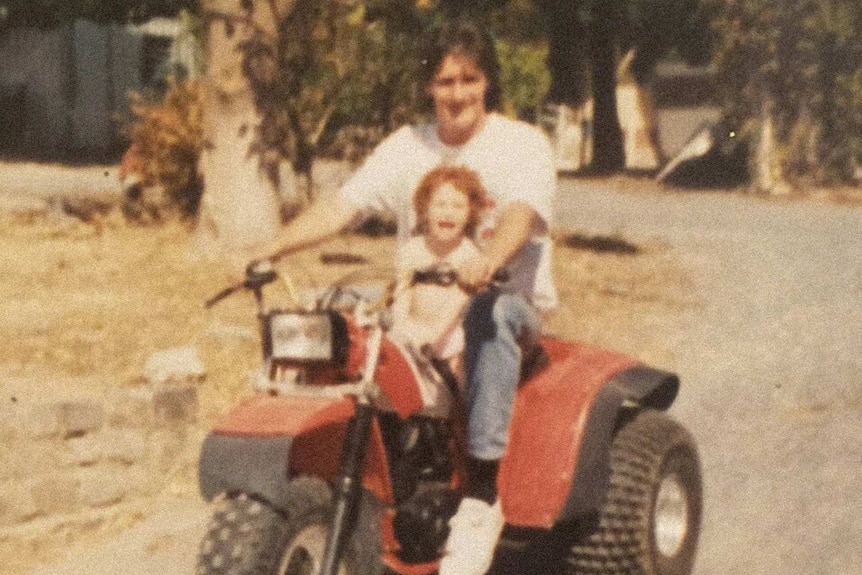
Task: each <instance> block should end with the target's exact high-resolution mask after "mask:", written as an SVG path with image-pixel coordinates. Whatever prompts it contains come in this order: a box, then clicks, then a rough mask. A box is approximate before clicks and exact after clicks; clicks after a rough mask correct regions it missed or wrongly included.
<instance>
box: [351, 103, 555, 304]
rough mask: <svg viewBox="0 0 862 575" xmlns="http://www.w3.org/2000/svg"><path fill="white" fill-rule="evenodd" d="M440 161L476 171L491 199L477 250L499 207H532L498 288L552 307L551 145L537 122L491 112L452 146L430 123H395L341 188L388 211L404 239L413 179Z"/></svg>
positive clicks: (411, 220) (368, 206)
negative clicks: (529, 225)
mask: <svg viewBox="0 0 862 575" xmlns="http://www.w3.org/2000/svg"><path fill="white" fill-rule="evenodd" d="M444 164H445V165H454V166H464V167H466V168H469V169H471V170H473V171H474V172H476V173H477V174H478V175H479V177H480V179H481V180H482V184H483V185H484V186H485V189H486V190H487V191H488V193H489V195H490V197H491V199H492V201H493V205H492V206H491V207H490V208H489V209H488V210H486V213H485V214H484V215H483V218H482V222H481V223H480V225H479V226H478V229H477V233H476V238H475V239H476V243H477V244H478V246H479V248H480V249H483V248H484V245H485V243H486V242H487V241H488V240H489V239H490V237H491V236H492V235H493V231H494V228H495V227H496V225H497V220H498V217H499V213H500V210H501V209H502V208H503V207H505V206H507V205H508V204H511V203H513V202H524V203H526V204H527V205H529V206H530V207H532V208H533V210H535V212H536V214H537V215H538V218H537V219H536V223H535V225H534V227H533V231H532V235H531V237H530V239H529V240H527V243H526V245H524V247H523V248H522V249H521V251H520V252H518V253H517V254H516V255H515V257H514V258H513V259H512V261H511V262H509V264H508V265H507V266H506V269H507V270H508V272H509V276H510V280H509V282H508V283H507V285H506V286H505V289H507V290H509V291H514V292H517V293H520V294H522V295H523V296H524V297H525V298H527V301H530V302H532V303H533V305H535V306H536V307H538V308H539V309H543V310H546V309H550V308H553V307H555V306H556V304H557V293H556V289H555V287H554V283H553V279H552V276H551V239H550V235H549V233H548V232H549V229H550V226H551V217H552V210H553V199H554V193H555V191H556V170H555V168H554V162H553V154H552V151H551V146H550V143H549V142H548V139H547V138H546V137H545V135H544V134H543V133H542V132H541V131H540V130H539V129H538V128H536V127H534V126H531V125H530V124H526V123H524V122H519V121H516V120H510V119H508V118H505V117H503V116H501V115H499V114H496V113H492V114H489V115H488V117H487V119H486V121H485V124H484V125H483V126H482V128H481V129H480V130H479V132H477V133H476V134H475V135H474V136H473V137H472V138H471V139H470V140H469V141H468V142H467V143H466V144H464V145H462V146H457V147H453V146H447V145H446V144H444V143H443V142H441V141H440V139H439V138H438V137H437V132H436V126H435V125H434V124H423V125H419V126H405V127H402V128H400V129H399V130H397V131H395V132H394V133H392V134H391V135H390V136H389V137H388V138H386V139H385V140H384V141H383V142H381V144H380V145H379V146H378V147H377V148H376V149H375V150H374V152H373V153H372V154H371V155H370V156H369V157H368V158H367V159H366V161H365V163H364V164H363V165H362V167H360V168H359V169H358V170H357V171H356V172H355V173H354V174H353V176H352V177H351V178H350V179H349V180H348V181H347V183H346V184H345V185H344V186H343V187H342V189H341V194H342V196H343V197H344V198H345V199H346V200H347V201H349V202H351V203H352V204H354V205H356V206H357V207H358V208H360V209H362V210H380V211H383V210H391V211H392V212H393V213H394V214H395V215H396V217H397V220H398V240H399V244H400V245H403V243H404V242H406V241H407V240H409V239H410V237H411V232H412V230H413V229H414V228H415V226H416V215H415V214H414V210H413V203H412V202H413V194H414V192H415V190H416V188H417V186H418V185H419V182H420V180H421V179H422V178H423V177H424V176H425V174H427V173H428V172H430V171H431V170H433V169H434V168H436V167H438V166H440V165H444Z"/></svg>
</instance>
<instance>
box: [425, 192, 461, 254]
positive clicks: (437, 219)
mask: <svg viewBox="0 0 862 575" xmlns="http://www.w3.org/2000/svg"><path fill="white" fill-rule="evenodd" d="M469 218H470V203H469V202H468V200H467V196H466V194H464V192H461V191H459V190H458V189H457V188H455V187H454V186H453V185H452V184H443V185H442V186H440V187H439V188H437V190H436V191H435V192H434V193H433V194H432V195H431V201H430V202H429V203H428V234H429V235H430V236H431V237H433V238H434V239H436V240H438V241H452V240H456V239H460V238H461V236H463V235H464V228H465V227H466V226H467V222H468V221H469Z"/></svg>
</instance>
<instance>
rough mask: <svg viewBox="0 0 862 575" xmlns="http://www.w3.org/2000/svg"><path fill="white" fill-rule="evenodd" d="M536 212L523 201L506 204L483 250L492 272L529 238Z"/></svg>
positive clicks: (500, 266) (507, 261) (502, 264)
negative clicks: (491, 236)
mask: <svg viewBox="0 0 862 575" xmlns="http://www.w3.org/2000/svg"><path fill="white" fill-rule="evenodd" d="M535 217H536V212H535V211H534V210H533V208H532V207H530V206H528V205H527V204H525V203H521V202H516V203H514V204H512V205H510V206H507V207H506V208H505V209H504V210H503V213H502V214H501V216H500V221H499V222H498V223H497V229H496V230H495V232H494V237H493V238H492V239H491V242H490V243H489V244H488V247H487V249H486V250H485V257H486V258H487V259H488V262H489V264H490V265H491V268H492V272H493V271H496V270H498V269H500V268H502V267H503V266H505V265H506V264H507V263H509V260H511V259H512V257H513V256H514V255H515V254H516V253H518V251H519V250H520V249H521V248H522V247H523V246H524V244H525V243H527V240H528V239H530V235H531V233H532V229H533V220H534V218H535Z"/></svg>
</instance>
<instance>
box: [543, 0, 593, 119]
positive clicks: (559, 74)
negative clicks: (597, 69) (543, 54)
mask: <svg viewBox="0 0 862 575" xmlns="http://www.w3.org/2000/svg"><path fill="white" fill-rule="evenodd" d="M537 6H538V8H539V10H540V12H541V14H542V21H543V23H544V27H545V33H546V35H547V38H548V70H549V71H550V73H551V86H550V87H549V89H548V95H547V99H548V101H550V102H553V103H554V104H565V105H567V106H570V107H572V108H577V107H579V106H581V105H582V104H583V103H584V102H585V101H586V99H587V90H586V86H587V80H586V75H585V70H586V67H585V66H584V62H585V61H586V60H587V55H586V48H585V42H584V38H585V37H586V30H585V29H584V27H583V26H582V25H581V22H580V21H579V20H578V16H577V14H576V12H575V10H574V9H573V8H572V5H571V3H570V1H569V0H564V1H561V0H538V1H537Z"/></svg>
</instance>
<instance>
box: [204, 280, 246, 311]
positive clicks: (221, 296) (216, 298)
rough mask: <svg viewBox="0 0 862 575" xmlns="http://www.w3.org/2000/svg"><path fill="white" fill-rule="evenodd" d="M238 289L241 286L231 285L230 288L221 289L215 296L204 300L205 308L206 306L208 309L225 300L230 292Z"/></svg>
mask: <svg viewBox="0 0 862 575" xmlns="http://www.w3.org/2000/svg"><path fill="white" fill-rule="evenodd" d="M238 289H239V287H237V286H231V287H229V288H225V289H223V290H221V291H220V292H218V293H217V294H215V295H214V296H213V297H211V298H210V299H208V300H207V301H205V302H204V308H206V309H209V308H211V307H212V306H214V305H215V304H217V303H218V302H220V301H221V300H223V299H224V298H226V297H227V296H229V295H230V294H232V293H233V292H235V291H236V290H238Z"/></svg>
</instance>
